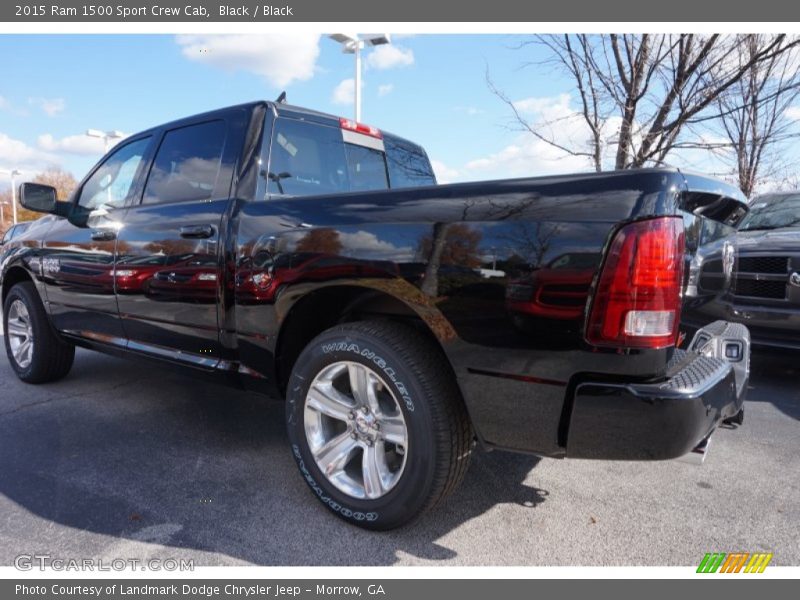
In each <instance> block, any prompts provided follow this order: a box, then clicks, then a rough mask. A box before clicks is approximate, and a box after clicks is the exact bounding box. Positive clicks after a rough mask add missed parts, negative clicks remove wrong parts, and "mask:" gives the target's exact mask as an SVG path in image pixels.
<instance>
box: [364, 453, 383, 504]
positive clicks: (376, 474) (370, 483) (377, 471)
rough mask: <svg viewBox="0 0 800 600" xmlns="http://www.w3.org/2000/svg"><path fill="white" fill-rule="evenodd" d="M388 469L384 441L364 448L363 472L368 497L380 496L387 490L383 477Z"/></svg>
mask: <svg viewBox="0 0 800 600" xmlns="http://www.w3.org/2000/svg"><path fill="white" fill-rule="evenodd" d="M388 470H389V469H388V467H387V466H386V451H385V450H384V447H383V442H380V441H378V442H376V443H375V445H373V446H367V447H366V448H364V456H363V458H362V463H361V472H362V475H363V478H364V492H365V493H366V495H367V498H380V497H381V496H382V495H383V494H384V493H385V492H386V490H385V488H384V485H383V477H384V476H385V474H386V473H387V472H388Z"/></svg>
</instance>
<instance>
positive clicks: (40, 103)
mask: <svg viewBox="0 0 800 600" xmlns="http://www.w3.org/2000/svg"><path fill="white" fill-rule="evenodd" d="M28 104H30V105H31V106H36V107H38V108H40V109H41V110H42V112H43V113H44V114H46V115H47V116H48V117H55V116H56V115H57V114H58V113H60V112H63V111H64V109H65V108H66V107H67V103H66V102H65V100H64V99H63V98H28Z"/></svg>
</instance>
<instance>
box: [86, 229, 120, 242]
mask: <svg viewBox="0 0 800 600" xmlns="http://www.w3.org/2000/svg"><path fill="white" fill-rule="evenodd" d="M89 237H91V238H92V239H93V240H94V241H95V242H110V241H111V240H115V239H117V232H116V231H111V230H110V229H95V230H94V231H92V233H91V234H90V235H89Z"/></svg>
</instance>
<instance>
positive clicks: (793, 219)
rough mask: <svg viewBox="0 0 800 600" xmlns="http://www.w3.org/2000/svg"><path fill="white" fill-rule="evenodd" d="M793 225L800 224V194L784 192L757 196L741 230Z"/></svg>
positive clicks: (741, 225)
mask: <svg viewBox="0 0 800 600" xmlns="http://www.w3.org/2000/svg"><path fill="white" fill-rule="evenodd" d="M793 225H800V194H782V195H780V196H777V195H776V196H762V197H760V198H756V199H755V200H754V201H753V204H752V205H751V206H750V213H749V214H748V215H747V216H746V217H745V218H744V219H743V220H742V223H741V224H740V225H739V230H740V231H752V230H755V229H778V228H779V227H791V226H793Z"/></svg>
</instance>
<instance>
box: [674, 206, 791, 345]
mask: <svg viewBox="0 0 800 600" xmlns="http://www.w3.org/2000/svg"><path fill="white" fill-rule="evenodd" d="M726 244H727V245H726ZM734 247H735V253H734V252H731V250H733V248H734ZM725 249H728V251H729V256H725V255H724V250H725ZM725 259H727V260H728V261H731V260H733V261H734V267H733V269H732V271H733V276H732V277H731V273H726V270H725ZM690 273H691V274H690V285H689V287H688V289H687V298H688V302H687V311H686V319H685V321H686V322H687V324H695V325H696V326H698V327H702V326H703V324H705V323H707V322H708V321H710V320H712V321H713V320H716V319H724V320H730V321H733V322H736V323H742V324H744V325H746V326H747V328H748V330H749V331H750V334H751V336H752V342H753V344H755V345H760V346H771V347H774V348H786V349H792V350H800V192H797V191H795V192H788V193H784V192H780V193H772V194H765V195H763V196H758V197H756V198H754V199H753V200H752V202H751V203H750V212H749V213H748V215H747V216H746V217H745V218H744V220H743V221H742V222H741V223H740V224H739V227H738V230H737V231H736V232H735V233H734V234H732V235H731V236H729V237H726V238H722V239H715V240H713V241H711V242H710V243H708V244H705V245H703V246H702V247H701V249H700V251H699V252H698V253H697V254H696V255H695V257H694V259H693V261H692V265H691V269H690Z"/></svg>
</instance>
